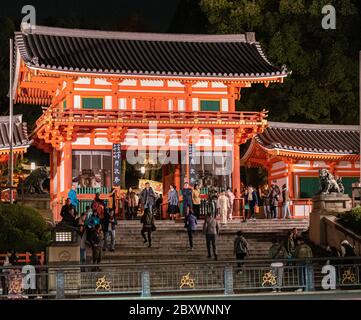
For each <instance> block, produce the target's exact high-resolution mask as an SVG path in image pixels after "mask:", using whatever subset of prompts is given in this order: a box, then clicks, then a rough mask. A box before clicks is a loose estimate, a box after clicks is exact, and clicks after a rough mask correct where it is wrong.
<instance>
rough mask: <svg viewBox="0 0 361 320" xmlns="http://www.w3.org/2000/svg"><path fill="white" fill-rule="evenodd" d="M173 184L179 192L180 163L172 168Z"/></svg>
mask: <svg viewBox="0 0 361 320" xmlns="http://www.w3.org/2000/svg"><path fill="white" fill-rule="evenodd" d="M174 184H175V186H176V188H177V191H178V192H179V190H180V187H181V167H180V164H176V165H175V168H174Z"/></svg>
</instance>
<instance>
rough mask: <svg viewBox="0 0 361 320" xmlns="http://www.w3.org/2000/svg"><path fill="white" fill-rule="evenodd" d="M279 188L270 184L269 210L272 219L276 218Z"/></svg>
mask: <svg viewBox="0 0 361 320" xmlns="http://www.w3.org/2000/svg"><path fill="white" fill-rule="evenodd" d="M280 193H281V191H280V189H279V187H278V186H277V185H276V184H275V183H273V184H272V185H271V192H270V210H271V217H272V218H273V219H277V218H278V201H279V199H280Z"/></svg>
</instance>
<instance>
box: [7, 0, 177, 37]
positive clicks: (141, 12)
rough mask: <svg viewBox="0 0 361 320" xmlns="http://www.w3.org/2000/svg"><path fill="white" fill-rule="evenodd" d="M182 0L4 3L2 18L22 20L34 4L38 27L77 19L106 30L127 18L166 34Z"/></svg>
mask: <svg viewBox="0 0 361 320" xmlns="http://www.w3.org/2000/svg"><path fill="white" fill-rule="evenodd" d="M179 1H180V0H101V1H99V0H98V1H94V0H88V1H79V0H51V1H50V0H31V1H11V0H2V1H1V4H0V16H3V17H4V16H8V17H13V18H15V19H16V20H18V19H19V20H21V17H22V14H21V8H22V7H23V6H24V5H33V6H34V7H35V9H36V15H37V23H36V24H38V25H41V24H44V23H45V22H46V21H47V20H48V19H49V18H56V19H64V20H67V21H68V20H75V21H76V22H77V23H78V24H80V25H81V24H84V25H89V24H94V26H102V28H104V29H112V27H113V26H114V25H121V24H122V22H123V21H124V20H125V19H129V17H132V16H137V17H140V19H141V20H142V21H144V22H145V24H146V26H147V29H149V31H153V32H166V31H167V28H168V26H169V23H170V22H171V20H172V18H173V16H174V13H175V10H176V8H177V5H178V3H179Z"/></svg>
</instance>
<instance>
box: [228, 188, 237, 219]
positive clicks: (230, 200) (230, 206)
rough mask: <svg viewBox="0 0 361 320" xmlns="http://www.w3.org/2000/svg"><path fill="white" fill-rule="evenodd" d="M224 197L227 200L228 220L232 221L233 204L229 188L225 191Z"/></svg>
mask: <svg viewBox="0 0 361 320" xmlns="http://www.w3.org/2000/svg"><path fill="white" fill-rule="evenodd" d="M226 196H227V198H228V199H229V209H228V220H232V219H233V203H234V198H235V196H234V194H233V192H232V190H231V188H228V189H227V192H226Z"/></svg>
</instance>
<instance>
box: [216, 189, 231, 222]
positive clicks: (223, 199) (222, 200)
mask: <svg viewBox="0 0 361 320" xmlns="http://www.w3.org/2000/svg"><path fill="white" fill-rule="evenodd" d="M230 207H231V204H230V202H229V198H228V197H227V196H226V194H225V193H224V191H221V193H220V194H219V197H218V200H217V208H218V210H219V213H220V215H221V221H222V224H224V225H226V224H227V214H228V210H229V209H230Z"/></svg>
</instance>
